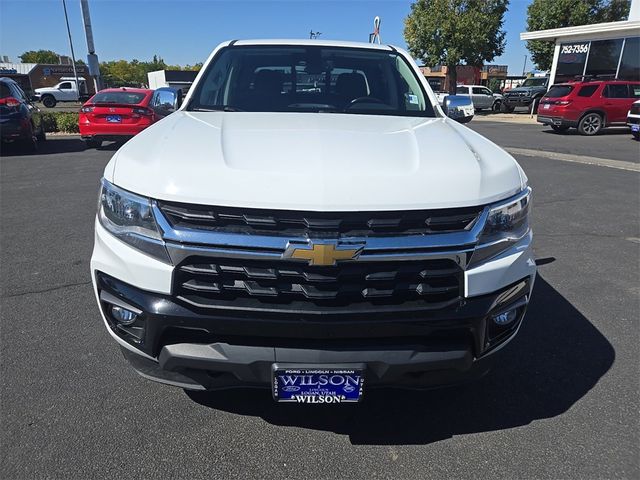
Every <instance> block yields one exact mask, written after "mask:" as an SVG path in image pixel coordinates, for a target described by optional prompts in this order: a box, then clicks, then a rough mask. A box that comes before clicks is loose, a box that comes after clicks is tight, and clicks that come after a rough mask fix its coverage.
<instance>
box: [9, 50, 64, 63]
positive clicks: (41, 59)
mask: <svg viewBox="0 0 640 480" xmlns="http://www.w3.org/2000/svg"><path fill="white" fill-rule="evenodd" d="M59 56H60V55H58V54H57V53H56V52H54V51H51V50H37V51H36V50H29V51H28V52H24V53H23V54H22V55H18V58H19V59H20V60H21V61H22V63H53V64H56V63H58V62H59V59H58V57H59Z"/></svg>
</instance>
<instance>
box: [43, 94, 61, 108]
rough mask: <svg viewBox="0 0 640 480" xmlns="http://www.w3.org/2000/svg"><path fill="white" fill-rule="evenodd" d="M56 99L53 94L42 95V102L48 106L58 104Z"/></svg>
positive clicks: (51, 106)
mask: <svg viewBox="0 0 640 480" xmlns="http://www.w3.org/2000/svg"><path fill="white" fill-rule="evenodd" d="M56 103H58V102H56V99H55V98H54V97H53V96H52V95H45V96H44V97H42V104H43V105H44V106H45V107H47V108H53V107H55V106H56Z"/></svg>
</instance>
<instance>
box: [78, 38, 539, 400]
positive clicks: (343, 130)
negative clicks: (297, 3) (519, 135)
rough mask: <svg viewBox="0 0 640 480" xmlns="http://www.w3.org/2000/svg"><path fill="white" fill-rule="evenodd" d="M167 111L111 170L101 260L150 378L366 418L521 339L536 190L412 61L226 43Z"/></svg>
mask: <svg viewBox="0 0 640 480" xmlns="http://www.w3.org/2000/svg"><path fill="white" fill-rule="evenodd" d="M458 100H459V101H464V99H460V98H458ZM163 102H164V103H165V104H166V106H167V108H169V107H171V108H175V109H176V111H175V112H174V113H173V114H171V115H169V116H167V117H166V118H164V119H163V120H161V121H159V122H157V123H155V124H153V125H152V126H150V127H149V128H147V129H146V130H144V131H142V132H141V133H140V134H138V135H137V136H136V137H134V138H133V139H131V140H130V141H128V142H127V143H126V144H124V146H122V147H121V148H120V149H119V150H118V151H117V152H116V153H115V154H114V156H113V158H112V159H111V161H110V162H109V163H108V165H107V166H106V168H105V170H104V175H103V178H102V180H101V191H100V198H99V206H98V214H97V218H96V220H95V245H94V250H93V256H92V258H91V277H92V279H93V288H94V292H95V297H96V299H97V302H98V305H99V310H100V313H101V315H102V319H103V321H104V325H105V327H106V329H107V331H108V332H109V334H110V335H111V337H112V338H113V339H114V340H115V341H116V342H117V343H118V344H119V345H120V346H121V348H122V351H123V353H124V355H125V357H126V358H127V359H128V361H129V362H130V363H131V365H132V366H133V367H134V368H135V370H136V371H137V372H138V373H140V374H141V375H142V376H143V377H146V378H149V379H153V380H156V381H159V382H164V383H167V384H171V385H175V386H179V387H182V388H186V389H195V390H204V389H207V390H216V389H222V388H229V387H238V386H253V387H264V388H266V389H271V392H272V394H273V398H274V400H276V401H278V402H297V403H308V404H311V403H347V402H357V401H360V400H361V399H362V397H363V395H364V392H367V391H369V389H374V388H375V387H379V386H395V387H408V388H429V387H432V386H438V385H445V384H450V383H452V382H459V381H466V380H469V379H473V378H477V377H478V376H479V375H483V374H484V373H486V372H487V370H488V368H489V364H490V362H491V360H492V359H494V358H495V357H496V356H495V355H493V354H494V352H496V351H497V350H499V349H501V348H502V347H503V346H504V345H506V344H507V343H508V342H509V341H510V340H512V339H513V338H514V337H515V336H516V333H517V332H518V330H519V329H520V326H521V324H522V321H523V318H524V315H525V311H526V309H527V305H528V303H529V299H530V295H531V291H532V288H533V282H534V278H535V275H536V266H535V261H534V258H533V251H532V246H531V242H532V232H531V228H530V226H529V207H530V201H531V188H530V187H529V186H528V184H527V177H526V175H525V174H524V172H523V170H522V168H520V166H519V165H518V163H517V162H516V161H515V160H514V159H513V158H512V157H511V156H510V155H509V154H508V153H507V152H505V151H504V150H503V149H501V148H500V147H498V146H497V145H495V144H493V143H491V142H490V141H489V140H487V139H485V138H484V137H482V136H481V135H479V134H478V133H476V132H474V131H472V130H470V129H468V128H466V127H465V126H464V125H461V124H460V123H458V122H456V121H454V120H452V119H450V118H448V117H447V116H446V115H445V114H444V111H443V109H442V108H441V107H440V106H439V105H438V102H437V100H436V97H435V95H434V94H433V92H432V91H431V88H430V87H429V85H428V83H427V82H426V79H425V78H424V76H423V75H422V74H421V73H420V70H419V69H418V67H417V65H416V64H415V63H414V61H413V60H412V59H411V56H410V55H409V54H408V53H407V52H405V51H404V50H402V49H400V48H396V47H393V46H389V45H372V44H360V43H351V42H335V41H326V40H252V41H231V42H224V43H223V44H221V45H219V46H218V47H217V48H216V49H215V50H214V51H213V53H212V54H211V56H210V57H209V59H208V60H207V61H206V62H205V64H204V66H203V68H202V70H201V71H200V73H199V74H198V76H197V78H196V80H195V83H194V84H193V87H192V88H191V89H190V90H189V94H188V95H187V97H186V98H185V100H184V102H183V103H182V104H180V102H179V98H178V96H177V95H175V96H172V95H171V94H169V93H168V94H167V95H166V98H165V99H164V100H163ZM447 103H449V102H447ZM452 105H453V104H452ZM105 368H113V365H105Z"/></svg>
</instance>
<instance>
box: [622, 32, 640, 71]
mask: <svg viewBox="0 0 640 480" xmlns="http://www.w3.org/2000/svg"><path fill="white" fill-rule="evenodd" d="M618 78H619V79H621V80H640V37H630V38H627V39H626V41H625V42H624V51H623V52H622V61H621V62H620V70H619V71H618Z"/></svg>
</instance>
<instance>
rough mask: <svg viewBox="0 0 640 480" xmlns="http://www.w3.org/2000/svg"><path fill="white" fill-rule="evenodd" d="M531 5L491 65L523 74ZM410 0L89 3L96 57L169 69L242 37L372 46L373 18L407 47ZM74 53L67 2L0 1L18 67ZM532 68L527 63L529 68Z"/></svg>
mask: <svg viewBox="0 0 640 480" xmlns="http://www.w3.org/2000/svg"><path fill="white" fill-rule="evenodd" d="M66 1H67V10H68V13H69V22H70V24H71V34H72V37H73V43H74V49H75V53H76V57H77V58H82V59H84V60H86V55H87V44H86V41H85V38H84V30H83V27H82V16H81V13H80V1H79V0H66ZM530 1H531V0H511V4H510V7H509V12H508V13H507V15H506V16H505V30H506V32H507V48H506V51H505V54H504V55H503V56H502V57H499V58H496V60H495V61H494V62H493V63H498V64H506V65H509V74H511V75H518V74H521V73H522V67H523V63H524V56H525V55H526V54H527V50H526V48H525V45H524V42H521V41H520V39H519V34H520V32H522V31H524V30H525V27H526V9H527V5H528V4H529V3H530ZM411 3H412V2H410V1H402V0H391V1H389V0H387V1H382V0H367V1H364V0H362V1H359V0H330V1H328V0H324V1H320V0H288V1H274V0H262V1H244V0H235V1H223V0H181V1H179V0H173V1H164V0H163V1H155V0H129V1H118V0H89V8H90V10H91V21H92V24H93V33H94V40H95V45H96V53H97V54H98V57H99V58H100V60H101V61H102V60H119V59H126V60H131V59H134V58H137V59H139V60H148V59H151V57H152V56H153V55H154V54H158V55H160V56H161V57H162V58H164V60H165V61H166V62H167V63H169V64H178V65H185V64H193V63H197V62H201V61H204V60H205V59H206V57H207V56H208V54H209V53H210V51H211V50H212V49H213V47H215V45H217V44H218V43H219V42H221V41H223V40H229V39H237V38H308V36H309V31H310V30H311V29H313V30H314V31H320V32H322V38H327V39H338V40H355V41H367V39H368V35H369V32H371V31H372V30H373V17H374V16H376V15H379V16H380V17H381V18H382V26H381V36H382V41H383V42H384V43H392V44H395V45H399V46H401V47H404V46H405V42H404V39H403V36H402V29H403V20H404V18H405V17H406V16H407V14H408V13H409V10H410V5H411ZM39 49H47V50H54V51H56V52H58V53H61V54H67V55H68V54H69V53H70V52H69V43H68V40H67V32H66V27H65V22H64V13H63V10H62V1H61V0H0V54H2V55H8V56H9V57H10V58H11V60H12V61H14V62H18V61H19V59H18V58H17V57H18V55H19V54H21V53H23V52H24V51H26V50H39ZM530 68H531V63H530V62H528V70H529V69H530Z"/></svg>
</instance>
